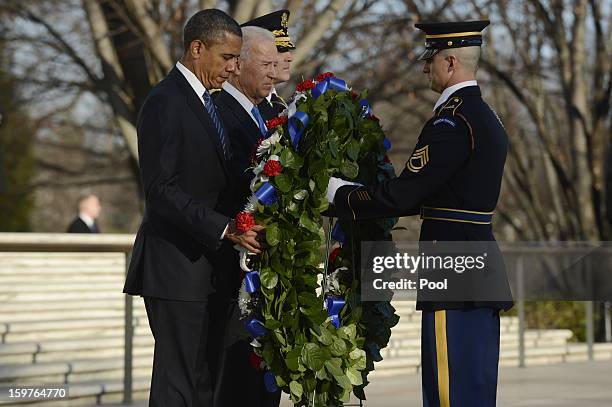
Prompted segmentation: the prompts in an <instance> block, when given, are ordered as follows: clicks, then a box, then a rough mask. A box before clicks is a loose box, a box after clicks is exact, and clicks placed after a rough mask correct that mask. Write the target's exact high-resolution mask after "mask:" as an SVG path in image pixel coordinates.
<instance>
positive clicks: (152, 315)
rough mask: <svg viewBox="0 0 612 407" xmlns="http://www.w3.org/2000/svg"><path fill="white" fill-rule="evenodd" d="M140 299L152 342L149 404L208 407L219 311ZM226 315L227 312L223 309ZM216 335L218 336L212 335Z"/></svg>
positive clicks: (215, 305)
mask: <svg viewBox="0 0 612 407" xmlns="http://www.w3.org/2000/svg"><path fill="white" fill-rule="evenodd" d="M211 299H214V294H213V295H211V296H209V300H208V301H173V300H166V299H160V298H153V297H145V298H144V300H145V307H146V310H147V316H148V318H149V325H150V327H151V331H152V332H153V337H154V338H155V354H154V357H153V374H152V377H151V392H150V397H149V406H151V407H211V406H212V405H213V391H214V390H213V389H214V386H215V381H216V375H217V373H216V370H217V364H218V357H219V347H220V339H218V338H220V337H221V336H222V334H221V333H222V332H223V330H224V328H223V320H222V319H221V320H219V318H218V317H217V318H215V315H217V316H218V315H222V313H223V312H224V310H222V309H221V308H222V306H220V304H219V302H216V301H213V300H211ZM225 312H226V311H225ZM215 332H219V333H218V334H215Z"/></svg>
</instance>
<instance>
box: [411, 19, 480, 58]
mask: <svg viewBox="0 0 612 407" xmlns="http://www.w3.org/2000/svg"><path fill="white" fill-rule="evenodd" d="M488 25H489V20H479V21H459V22H450V23H443V22H433V21H427V22H421V23H417V24H415V25H414V26H415V27H416V28H418V29H419V30H421V31H424V32H425V51H424V52H423V53H422V54H421V56H419V59H420V60H426V59H429V58H432V57H433V56H434V55H436V54H437V53H438V52H439V51H441V50H443V49H448V48H461V47H479V46H480V45H481V44H482V32H481V31H482V30H484V29H485V28H486V27H487V26H488Z"/></svg>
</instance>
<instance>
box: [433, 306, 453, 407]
mask: <svg viewBox="0 0 612 407" xmlns="http://www.w3.org/2000/svg"><path fill="white" fill-rule="evenodd" d="M435 316H436V360H437V362H438V396H439V398H440V407H450V391H449V378H448V375H449V374H448V347H447V346H446V311H445V310H442V311H436V312H435Z"/></svg>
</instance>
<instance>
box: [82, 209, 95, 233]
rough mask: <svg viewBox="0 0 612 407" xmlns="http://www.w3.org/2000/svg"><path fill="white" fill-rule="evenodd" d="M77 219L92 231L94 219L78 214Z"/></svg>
mask: <svg viewBox="0 0 612 407" xmlns="http://www.w3.org/2000/svg"><path fill="white" fill-rule="evenodd" d="M79 218H80V219H81V220H82V221H83V222H84V223H85V224H86V225H87V227H88V228H89V229H91V230H93V227H94V223H95V221H94V219H93V218H92V217H91V216H89V215H86V214H84V213H82V212H80V213H79Z"/></svg>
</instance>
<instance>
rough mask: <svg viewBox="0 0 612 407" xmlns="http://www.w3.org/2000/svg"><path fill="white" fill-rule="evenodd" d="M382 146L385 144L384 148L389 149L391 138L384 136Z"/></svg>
mask: <svg viewBox="0 0 612 407" xmlns="http://www.w3.org/2000/svg"><path fill="white" fill-rule="evenodd" d="M383 146H385V150H387V151H389V150H391V140H389V139H388V138H386V137H385V139H384V140H383Z"/></svg>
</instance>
